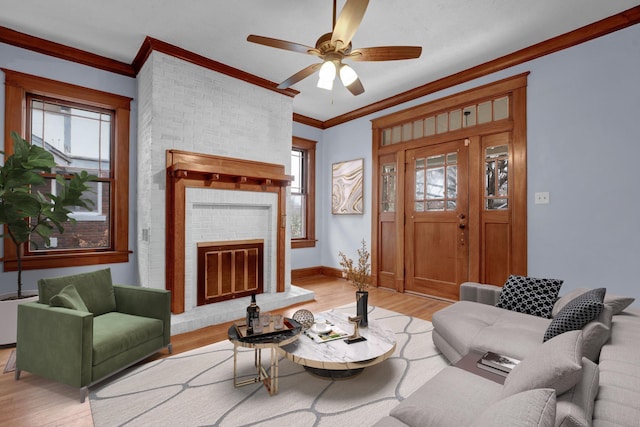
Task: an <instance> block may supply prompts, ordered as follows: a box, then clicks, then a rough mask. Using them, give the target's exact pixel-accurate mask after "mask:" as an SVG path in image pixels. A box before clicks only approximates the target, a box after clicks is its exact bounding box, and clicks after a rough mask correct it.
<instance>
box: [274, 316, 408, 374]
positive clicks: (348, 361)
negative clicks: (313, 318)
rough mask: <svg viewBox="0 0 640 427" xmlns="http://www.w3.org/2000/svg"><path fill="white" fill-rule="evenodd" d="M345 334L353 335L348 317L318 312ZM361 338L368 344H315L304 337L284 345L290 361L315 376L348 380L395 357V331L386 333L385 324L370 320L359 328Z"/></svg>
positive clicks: (336, 342)
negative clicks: (392, 356) (365, 369)
mask: <svg viewBox="0 0 640 427" xmlns="http://www.w3.org/2000/svg"><path fill="white" fill-rule="evenodd" d="M317 317H319V318H322V319H326V320H327V321H328V322H329V323H333V324H335V325H336V326H338V327H339V328H340V329H342V330H343V331H345V332H348V333H350V334H351V333H353V328H354V327H353V324H352V323H350V322H349V320H348V315H347V314H345V313H338V312H332V311H327V312H323V313H319V314H318V316H317ZM360 335H361V336H363V337H365V338H366V341H360V342H356V343H352V344H347V343H346V342H345V341H344V339H337V340H333V341H328V342H323V343H316V342H314V341H313V340H312V339H311V338H310V337H308V336H306V335H302V336H301V337H300V338H299V339H298V340H297V341H295V342H293V343H290V344H287V345H284V346H281V347H280V348H279V350H280V352H284V355H285V357H286V358H287V359H289V360H291V361H292V362H294V363H297V364H300V365H303V366H304V367H305V368H306V369H307V370H308V371H309V372H311V373H312V374H315V375H319V376H323V377H330V378H345V377H350V376H353V375H356V374H359V373H360V372H362V371H363V370H364V368H366V367H367V366H373V365H376V364H378V363H380V362H382V361H384V360H386V359H388V358H389V357H391V355H392V354H393V352H394V351H395V349H396V339H395V334H394V333H393V331H390V330H387V329H385V327H384V323H382V322H378V321H375V320H369V325H368V327H365V328H363V327H360Z"/></svg>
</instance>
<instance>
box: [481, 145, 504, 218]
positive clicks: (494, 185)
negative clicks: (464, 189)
mask: <svg viewBox="0 0 640 427" xmlns="http://www.w3.org/2000/svg"><path fill="white" fill-rule="evenodd" d="M508 196H509V146H508V145H500V146H496V147H488V148H487V149H486V152H485V203H484V205H485V209H487V210H503V209H508V208H509V198H508Z"/></svg>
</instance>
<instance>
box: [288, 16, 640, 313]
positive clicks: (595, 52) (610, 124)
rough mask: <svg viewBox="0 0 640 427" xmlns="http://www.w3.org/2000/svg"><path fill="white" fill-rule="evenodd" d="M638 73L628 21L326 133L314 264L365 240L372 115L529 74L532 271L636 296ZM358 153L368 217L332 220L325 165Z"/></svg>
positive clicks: (636, 40) (639, 53)
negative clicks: (542, 195) (545, 197)
mask: <svg viewBox="0 0 640 427" xmlns="http://www.w3.org/2000/svg"><path fill="white" fill-rule="evenodd" d="M638 70H640V25H635V26H633V27H629V28H627V29H624V30H621V31H618V32H616V33H613V34H610V35H608V36H605V37H601V38H599V39H597V40H593V41H590V42H588V43H584V44H581V45H579V46H576V47H573V48H571V49H567V50H564V51H561V52H558V53H555V54H552V55H548V56H545V57H543V58H539V59H537V60H534V61H531V62H528V63H526V64H522V65H519V66H516V67H513V68H511V69H508V70H505V71H502V72H499V73H495V74H493V75H490V76H486V77H483V78H481V79H477V80H475V81H472V82H469V83H465V84H462V85H459V86H456V87H453V88H450V89H447V90H444V91H441V92H438V93H436V94H433V95H430V96H427V97H424V98H421V99H418V100H415V101H412V102H409V103H406V104H403V105H401V106H398V107H394V108H390V109H388V110H385V111H381V112H379V113H376V114H373V115H370V116H367V117H364V118H361V119H358V120H354V121H351V122H348V123H345V124H343V125H340V126H336V127H333V128H330V129H327V130H325V131H323V134H322V143H321V145H322V157H321V160H320V165H319V174H318V178H319V179H318V182H317V198H318V199H317V203H318V205H319V206H321V207H322V211H321V214H320V216H319V217H318V218H317V221H318V222H319V223H320V224H321V225H320V226H321V227H323V228H322V230H323V233H322V235H320V236H319V240H320V241H319V247H320V251H321V256H320V260H321V265H326V266H332V267H338V259H337V251H338V250H349V248H353V249H352V250H351V253H355V248H357V246H358V242H359V241H360V240H361V239H362V237H365V238H366V239H367V241H368V242H370V239H371V226H370V219H371V216H370V213H371V173H372V171H371V159H370V155H371V125H370V120H371V119H373V118H375V117H379V116H383V115H387V114H389V113H391V112H394V111H399V110H403V109H406V108H409V107H411V106H413V105H418V104H422V103H425V102H428V101H431V100H434V99H438V98H442V97H444V96H447V95H450V94H453V93H457V92H461V91H463V90H466V89H469V88H472V87H477V86H480V85H482V84H485V83H488V82H491V81H496V80H499V79H502V78H505V77H508V76H512V75H515V74H519V73H522V72H525V71H530V72H531V74H530V75H529V86H528V91H527V93H528V102H527V113H528V118H527V127H528V135H527V140H528V141H527V144H528V160H527V167H528V195H527V198H528V202H529V208H528V256H529V258H528V263H529V274H530V275H533V276H545V277H556V278H561V279H564V281H565V284H564V285H563V288H562V292H566V291H567V290H570V289H574V288H577V287H583V286H588V287H592V286H604V287H607V288H608V289H609V290H610V291H611V292H613V293H618V294H625V295H631V296H634V297H636V298H637V299H638V300H640V279H639V277H640V271H639V270H640V262H639V258H640V226H638V223H637V218H638V216H639V212H640V186H639V184H640V173H639V172H638V171H639V170H640V167H639V165H638V162H639V161H640V79H639V78H638V76H639V75H640V74H639V71H638ZM297 131H298V128H296V127H294V134H295V135H298V133H297ZM300 136H302V135H300ZM358 157H363V158H365V176H366V178H367V179H366V181H365V207H366V209H365V215H363V216H354V217H340V216H332V215H331V214H330V205H329V203H330V193H331V189H330V177H329V176H330V175H329V173H330V172H329V170H330V167H331V163H332V162H336V161H342V160H349V159H352V158H358ZM538 191H548V192H549V193H550V201H551V203H550V204H549V205H535V204H534V203H533V195H534V193H535V192H538ZM297 251H298V250H296V251H294V253H293V261H292V263H293V264H294V265H297V264H298V254H297Z"/></svg>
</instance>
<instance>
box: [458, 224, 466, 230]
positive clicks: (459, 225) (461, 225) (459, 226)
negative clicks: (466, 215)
mask: <svg viewBox="0 0 640 427" xmlns="http://www.w3.org/2000/svg"><path fill="white" fill-rule="evenodd" d="M465 227H466V225H465V224H463V223H460V224H458V228H460V230H464V229H465Z"/></svg>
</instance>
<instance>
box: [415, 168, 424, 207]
mask: <svg viewBox="0 0 640 427" xmlns="http://www.w3.org/2000/svg"><path fill="white" fill-rule="evenodd" d="M419 200H424V169H418V170H417V171H416V201H419Z"/></svg>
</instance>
